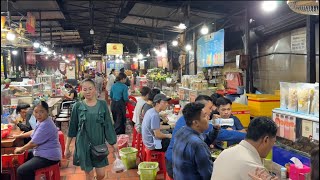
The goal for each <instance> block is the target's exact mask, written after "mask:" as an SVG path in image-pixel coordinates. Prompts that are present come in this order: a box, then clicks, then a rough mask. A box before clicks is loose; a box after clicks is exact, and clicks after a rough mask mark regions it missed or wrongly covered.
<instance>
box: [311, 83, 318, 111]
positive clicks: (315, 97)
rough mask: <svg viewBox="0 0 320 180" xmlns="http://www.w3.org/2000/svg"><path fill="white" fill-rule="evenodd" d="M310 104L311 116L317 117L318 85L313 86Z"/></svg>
mask: <svg viewBox="0 0 320 180" xmlns="http://www.w3.org/2000/svg"><path fill="white" fill-rule="evenodd" d="M312 104H313V105H312V107H313V108H312V109H313V115H315V116H317V117H319V83H316V85H315V88H314V95H313V103H312Z"/></svg>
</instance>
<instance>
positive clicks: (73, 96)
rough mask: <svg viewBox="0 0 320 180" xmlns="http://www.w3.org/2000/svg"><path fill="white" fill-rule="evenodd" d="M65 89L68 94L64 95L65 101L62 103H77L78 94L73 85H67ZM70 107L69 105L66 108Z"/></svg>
mask: <svg viewBox="0 0 320 180" xmlns="http://www.w3.org/2000/svg"><path fill="white" fill-rule="evenodd" d="M64 87H65V88H66V89H67V91H68V93H64V100H63V101H62V103H64V102H68V101H76V100H77V99H78V93H77V91H76V90H75V89H74V88H73V87H72V85H71V84H65V85H64ZM62 103H61V106H60V109H61V107H62ZM69 105H70V104H67V105H66V107H69ZM62 108H63V107H62Z"/></svg>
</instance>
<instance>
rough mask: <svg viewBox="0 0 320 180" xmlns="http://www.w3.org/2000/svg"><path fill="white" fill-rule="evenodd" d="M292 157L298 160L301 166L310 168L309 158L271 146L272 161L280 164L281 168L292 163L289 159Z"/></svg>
mask: <svg viewBox="0 0 320 180" xmlns="http://www.w3.org/2000/svg"><path fill="white" fill-rule="evenodd" d="M292 157H296V158H298V159H299V160H300V161H301V162H302V164H304V165H306V166H309V167H310V158H309V157H306V156H304V155H301V154H298V153H297V152H294V151H289V150H286V149H283V148H281V147H278V146H273V148H272V161H273V162H275V163H277V164H280V165H281V166H285V164H287V163H292V161H290V159H291V158H292Z"/></svg>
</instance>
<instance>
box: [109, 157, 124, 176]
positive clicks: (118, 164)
mask: <svg viewBox="0 0 320 180" xmlns="http://www.w3.org/2000/svg"><path fill="white" fill-rule="evenodd" d="M126 170H127V169H126V167H125V166H124V164H123V163H122V161H121V160H120V159H119V158H118V157H117V158H116V160H115V161H114V162H113V165H112V170H111V171H112V172H113V173H122V172H124V171H126Z"/></svg>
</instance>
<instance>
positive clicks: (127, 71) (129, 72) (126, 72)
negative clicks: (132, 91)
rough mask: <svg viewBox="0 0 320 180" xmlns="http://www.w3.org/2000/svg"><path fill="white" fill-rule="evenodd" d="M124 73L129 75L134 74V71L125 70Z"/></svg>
mask: <svg viewBox="0 0 320 180" xmlns="http://www.w3.org/2000/svg"><path fill="white" fill-rule="evenodd" d="M124 73H125V74H126V75H127V76H132V71H131V70H128V69H127V70H125V71H124Z"/></svg>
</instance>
